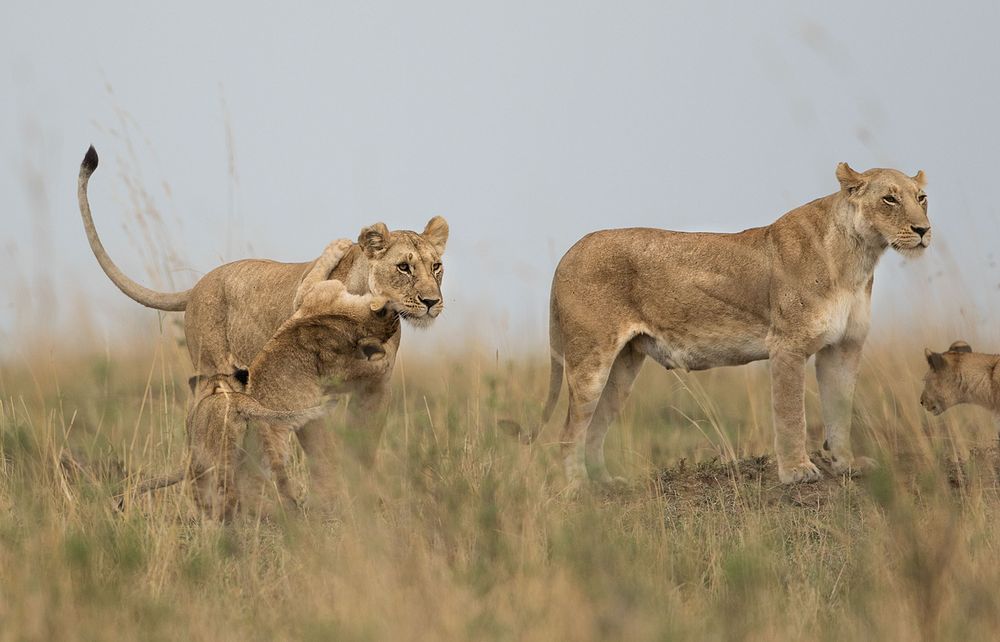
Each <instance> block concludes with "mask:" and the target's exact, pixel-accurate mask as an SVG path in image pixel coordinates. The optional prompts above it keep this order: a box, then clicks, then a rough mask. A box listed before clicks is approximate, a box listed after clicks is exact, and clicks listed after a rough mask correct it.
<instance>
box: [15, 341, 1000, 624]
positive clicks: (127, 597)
mask: <svg viewBox="0 0 1000 642" xmlns="http://www.w3.org/2000/svg"><path fill="white" fill-rule="evenodd" d="M164 328H165V329H164V331H163V333H162V335H161V336H160V338H159V339H156V340H153V341H151V342H139V343H136V345H134V346H120V347H119V348H116V349H111V350H109V351H107V352H101V351H94V352H88V351H87V350H86V346H84V347H83V348H82V349H81V347H80V346H77V347H76V349H75V350H73V351H68V350H67V351H65V352H61V351H58V350H56V351H51V350H44V349H32V348H31V347H30V346H26V347H25V348H24V349H23V350H22V352H21V354H20V355H19V356H17V357H13V358H11V359H9V360H7V361H6V362H4V363H2V364H0V639H3V640H8V639H9V640H15V639H60V640H75V639H83V640H89V639H111V638H116V639H117V638H125V639H136V638H142V639H185V638H191V639H211V640H224V639H233V640H244V639H372V640H375V639H379V640H380V639H534V640H560V639H574V640H587V639H673V638H681V639H778V638H784V639H830V640H841V639H919V638H921V637H922V638H924V639H956V638H964V639H970V640H971V639H990V638H994V639H995V636H996V631H997V630H998V629H1000V604H998V597H997V596H998V592H997V588H996V587H997V586H1000V537H998V535H1000V527H998V526H997V524H998V519H997V517H998V507H1000V502H998V492H997V491H998V487H997V476H996V463H997V459H996V456H997V454H996V451H995V446H994V440H995V437H996V435H995V433H994V430H993V428H992V425H991V423H990V420H989V417H988V415H986V414H985V413H984V412H983V411H980V410H976V409H973V408H957V409H954V410H952V411H949V413H947V414H946V415H944V416H943V417H942V418H940V419H931V418H929V417H927V416H925V415H924V414H923V411H922V410H921V409H920V407H919V405H918V403H917V397H918V395H919V389H920V377H921V376H922V373H923V367H924V364H923V362H922V359H921V353H920V350H919V348H918V349H916V350H915V349H914V346H912V345H909V344H908V342H907V344H906V345H900V346H898V347H899V350H896V349H894V348H893V347H892V346H889V345H886V343H885V342H882V343H881V345H879V344H874V343H873V344H870V345H869V346H868V350H867V352H866V357H865V361H864V365H863V369H862V379H861V382H860V385H859V387H858V394H857V399H856V404H855V420H854V435H855V441H856V443H857V445H858V448H859V449H860V450H861V451H862V452H867V453H868V454H871V455H873V456H874V457H876V458H877V459H878V460H879V461H880V462H881V464H882V466H881V468H880V470H879V471H878V472H877V473H875V474H873V475H871V476H869V477H868V478H866V479H853V480H852V479H842V478H833V477H829V476H828V477H827V478H826V479H824V480H823V481H821V482H819V483H816V484H811V485H805V486H799V487H793V488H785V487H781V486H779V485H778V483H777V479H776V472H775V467H774V464H773V462H772V461H771V460H770V459H769V458H768V456H767V454H768V453H770V452H771V446H770V442H771V428H770V404H769V394H770V393H769V390H770V387H769V381H768V375H767V366H766V364H755V365H752V366H749V367H744V368H728V369H719V370H715V371H709V372H704V373H694V374H679V375H678V374H674V373H668V372H666V371H663V370H661V369H659V367H657V366H655V365H651V364H647V365H646V368H645V370H644V372H643V374H642V376H641V377H640V379H639V382H638V384H637V386H636V390H635V393H634V394H633V396H632V398H631V400H630V402H629V404H628V406H627V411H626V413H625V415H624V417H623V418H622V421H621V423H620V424H618V425H617V426H615V427H614V428H613V429H612V432H611V434H610V437H609V441H608V455H609V462H610V465H611V468H612V470H613V471H614V472H616V473H622V474H624V475H625V476H627V477H628V478H629V479H630V480H632V483H631V485H630V486H629V487H628V488H627V489H621V490H617V491H610V490H601V489H594V490H593V491H591V492H587V493H584V494H583V495H579V496H574V497H570V496H566V495H565V494H564V493H562V492H561V490H562V484H563V481H562V477H561V471H560V469H559V465H558V462H557V458H556V452H557V447H556V446H555V445H554V443H553V442H554V441H555V439H556V437H557V434H558V431H559V428H560V425H559V424H560V421H558V420H556V419H553V421H552V422H551V423H550V425H549V426H548V428H547V430H546V432H545V433H544V434H543V435H542V437H541V438H540V440H539V443H537V444H536V445H534V446H532V447H526V446H522V445H520V444H519V443H517V442H516V441H515V440H513V439H511V438H510V437H509V436H508V435H506V434H503V433H499V432H498V431H497V429H496V427H495V420H496V418H497V417H502V416H514V417H518V418H520V419H522V420H524V421H526V422H530V421H531V420H532V419H533V418H535V417H537V413H538V405H539V403H540V401H541V399H542V397H543V394H544V386H545V383H546V380H547V363H542V362H541V361H540V360H539V361H516V362H506V361H504V360H498V359H497V358H496V356H495V355H493V354H489V353H487V352H485V351H475V350H471V356H469V357H466V358H461V359H460V358H457V357H453V356H442V357H440V358H435V359H426V360H423V359H418V358H417V357H408V358H404V359H402V361H401V362H400V363H399V364H398V365H397V369H396V373H395V375H394V382H393V390H394V392H393V401H392V408H391V412H390V415H389V422H388V426H387V428H386V430H385V434H384V437H383V440H382V446H381V448H380V455H379V463H378V466H377V469H376V470H375V471H374V472H373V473H365V472H363V471H359V469H358V468H357V467H356V466H354V465H352V464H351V463H350V462H348V461H345V462H342V464H341V466H340V467H339V470H338V475H339V478H338V491H337V492H338V495H337V497H336V498H335V501H334V503H333V507H332V510H331V511H328V512H326V513H324V514H323V515H318V514H316V512H315V511H314V512H311V513H307V514H306V515H300V514H294V515H289V514H282V513H281V512H280V510H278V509H277V508H275V507H274V505H273V504H268V502H267V497H266V495H267V494H268V493H267V488H266V486H265V487H264V492H263V498H262V500H261V502H259V503H258V505H257V506H256V507H254V508H253V509H252V510H251V509H248V510H247V511H246V512H245V514H244V516H242V517H240V518H239V519H237V520H236V521H235V522H234V523H232V524H230V525H220V524H217V523H214V522H211V521H207V520H202V519H200V518H199V517H198V516H197V514H196V512H195V510H194V507H193V505H192V502H191V500H190V498H189V496H188V494H187V492H186V490H187V489H186V488H184V487H175V488H171V489H165V490H162V491H159V492H157V493H155V494H154V495H152V496H150V497H149V498H148V499H145V500H141V501H136V502H134V503H131V504H130V505H129V506H128V507H127V510H125V511H124V512H120V511H119V510H117V508H116V507H115V505H114V503H113V502H112V500H111V497H112V496H113V495H115V494H116V493H118V492H120V491H121V490H122V489H123V488H127V487H129V486H130V485H132V484H134V483H135V481H136V479H138V478H139V477H141V476H143V475H147V474H152V473H158V472H165V471H167V470H170V469H173V468H175V467H177V466H178V465H179V464H180V463H181V462H182V461H183V457H184V450H185V445H184V444H185V437H184V414H185V403H186V398H187V386H186V377H187V375H188V374H189V372H188V369H189V367H190V366H189V365H188V363H187V361H186V355H185V354H184V352H183V349H182V348H179V347H178V345H177V341H176V338H175V336H174V333H173V330H172V328H171V325H170V323H169V322H168V323H165V324H164ZM404 332H405V331H404ZM424 336H425V337H427V336H430V335H424ZM410 338H413V337H412V336H411V337H410ZM404 340H405V338H404ZM73 355H76V356H73ZM564 407H565V392H564V393H563V399H562V401H561V405H560V411H561V410H562V408H564ZM807 409H808V415H809V427H810V441H811V445H812V447H814V448H816V447H818V446H819V444H820V443H821V442H822V437H821V431H822V428H821V424H820V421H819V417H818V400H817V397H816V393H815V384H814V380H813V379H812V375H811V374H810V388H809V394H808V398H807ZM558 414H559V413H558V412H557V415H558ZM298 470H299V474H300V475H303V476H304V473H303V472H302V471H303V468H302V466H301V462H299V463H298ZM303 482H305V479H303ZM269 506H270V507H269Z"/></svg>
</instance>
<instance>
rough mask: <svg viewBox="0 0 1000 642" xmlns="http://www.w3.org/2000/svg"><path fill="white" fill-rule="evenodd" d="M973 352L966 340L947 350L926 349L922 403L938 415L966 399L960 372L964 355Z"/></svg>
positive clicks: (930, 411) (952, 345)
mask: <svg viewBox="0 0 1000 642" xmlns="http://www.w3.org/2000/svg"><path fill="white" fill-rule="evenodd" d="M970 352H972V348H971V347H970V346H969V344H968V343H966V342H964V341H956V342H955V343H953V344H951V347H949V348H948V350H947V352H943V353H941V352H932V351H930V350H926V349H925V350H924V356H925V357H926V359H927V365H928V370H927V374H925V375H924V391H923V393H921V395H920V405H921V406H923V407H924V409H925V410H926V411H927V412H929V413H931V414H933V415H934V416H938V415H940V414H941V413H943V412H944V411H945V410H947V409H948V408H951V407H952V406H954V405H956V404H960V403H962V402H963V401H964V399H963V398H962V394H961V388H960V386H959V383H960V374H961V361H962V358H963V357H962V355H963V354H967V353H970Z"/></svg>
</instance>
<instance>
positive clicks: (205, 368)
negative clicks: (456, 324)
mask: <svg viewBox="0 0 1000 642" xmlns="http://www.w3.org/2000/svg"><path fill="white" fill-rule="evenodd" d="M97 165H98V157H97V152H96V151H95V150H94V148H93V147H91V148H90V149H88V150H87V153H86V155H85V156H84V159H83V161H82V162H81V164H80V174H79V179H78V183H77V198H78V200H79V205H80V216H81V217H82V219H83V227H84V230H85V231H86V234H87V239H88V241H89V243H90V247H91V249H92V250H93V252H94V256H95V257H97V261H98V263H99V264H100V266H101V268H102V269H103V270H104V273H105V274H106V275H107V276H108V278H110V279H111V281H112V282H113V283H114V284H115V285H116V286H117V287H118V288H119V289H120V290H121V291H122V292H124V293H125V294H126V295H127V296H128V297H129V298H131V299H133V300H134V301H137V302H138V303H141V304H142V305H145V306H147V307H150V308H155V309H158V310H165V311H175V312H180V311H184V313H185V314H184V336H185V340H186V344H187V349H188V353H189V354H190V355H191V362H192V365H193V366H194V371H195V373H198V374H203V375H213V374H216V373H230V372H233V371H235V370H237V369H240V368H246V367H247V366H248V365H249V364H250V363H252V362H253V360H254V358H255V357H256V356H257V354H258V353H259V352H260V351H261V349H262V348H263V347H264V344H265V343H267V342H268V340H270V339H271V337H273V336H274V333H275V331H277V329H278V328H279V327H280V326H281V324H282V323H284V322H285V321H286V320H288V318H289V317H290V316H291V315H292V312H293V310H294V309H295V305H294V304H295V294H296V291H297V290H298V288H299V287H300V285H301V284H302V282H303V278H304V277H305V275H306V274H307V273H310V272H313V271H314V270H315V268H316V267H317V265H318V263H317V262H316V261H309V262H304V263H279V262H277V261H269V260H264V259H245V260H242V261H233V262H232V263H227V264H225V265H222V266H219V267H217V268H215V269H214V270H211V271H210V272H208V273H207V274H205V275H204V276H203V277H202V278H201V279H200V280H199V281H198V282H197V283H196V284H195V285H194V286H193V287H192V288H191V289H189V290H185V291H183V292H156V291H154V290H150V289H149V288H146V287H143V286H141V285H139V284H138V283H136V282H135V281H133V280H132V279H130V278H129V277H128V276H126V275H125V274H124V273H123V272H122V271H121V270H120V269H119V268H118V267H117V266H116V265H115V263H114V262H113V261H112V260H111V257H110V256H108V253H107V251H106V250H105V249H104V246H103V244H102V243H101V240H100V238H99V237H98V235H97V229H96V228H95V226H94V220H93V217H92V216H91V211H90V201H89V199H88V197H87V185H88V183H89V181H90V177H91V175H92V174H93V173H94V171H95V170H96V169H97ZM448 233H449V230H448V223H447V222H446V221H445V219H444V218H443V217H440V216H435V217H433V218H431V219H430V220H429V221H427V225H426V227H424V230H423V232H420V233H418V232H412V231H409V230H391V231H390V230H389V229H388V228H387V227H386V225H385V224H384V223H375V224H374V225H370V226H368V227H364V228H362V230H361V233H360V234H359V235H358V241H357V244H354V245H351V246H350V247H348V248H346V250H347V252H346V254H345V256H344V257H343V259H342V260H340V261H339V262H337V263H336V266H335V267H331V271H330V272H329V273H328V274H325V275H323V274H320V275H319V276H320V277H322V278H324V279H337V280H339V281H342V282H343V283H344V285H345V286H346V288H347V290H348V291H349V292H351V293H353V294H358V295H363V294H368V295H371V296H374V297H381V298H384V299H385V301H386V306H387V308H388V309H389V310H390V311H391V312H392V313H393V316H396V317H399V318H401V319H403V320H405V321H407V322H409V323H410V324H412V325H414V326H418V327H427V326H428V325H430V324H431V323H432V322H433V321H434V319H436V318H437V317H438V315H439V314H441V311H442V310H443V309H444V297H443V295H442V293H441V282H442V279H443V278H444V266H443V264H442V256H443V254H444V250H445V246H446V245H447V242H448ZM400 335H401V333H400V330H399V328H398V325H397V330H396V334H395V335H394V336H393V337H391V339H390V340H389V341H388V342H387V343H386V344H385V346H384V347H385V358H386V361H387V363H388V367H387V368H385V371H384V376H383V377H382V378H381V379H380V380H373V381H369V382H368V384H367V385H365V386H364V387H363V388H361V389H359V390H357V391H356V394H355V395H354V396H353V398H352V400H351V403H350V405H349V406H348V409H347V412H348V415H349V417H348V426H349V429H350V430H351V431H352V432H353V433H354V434H355V435H356V436H357V437H358V438H357V439H355V440H352V441H351V446H352V448H353V449H354V450H355V454H356V455H357V456H358V458H359V459H360V460H361V461H363V462H365V463H367V464H369V465H370V464H371V463H373V462H374V459H375V452H376V448H377V446H378V443H379V440H380V437H381V433H382V429H383V427H384V424H385V417H386V411H387V408H388V394H389V378H390V376H391V374H392V369H393V364H394V363H395V360H396V352H397V350H398V349H399V342H400V338H401V336H400ZM299 437H300V441H301V442H302V447H303V449H305V450H306V452H307V453H309V454H316V455H323V454H324V452H325V451H327V450H328V449H329V445H330V444H329V440H328V436H327V434H326V431H324V429H323V427H322V426H321V425H320V424H319V423H318V422H313V423H311V424H309V425H306V426H304V427H303V428H302V429H301V431H300V432H299ZM322 460H323V457H322V456H317V457H312V458H310V462H311V463H310V473H311V474H312V475H313V477H314V478H316V479H319V478H322V477H325V476H327V475H328V474H329V471H327V470H324V469H322V468H315V467H314V465H313V463H312V462H319V461H322Z"/></svg>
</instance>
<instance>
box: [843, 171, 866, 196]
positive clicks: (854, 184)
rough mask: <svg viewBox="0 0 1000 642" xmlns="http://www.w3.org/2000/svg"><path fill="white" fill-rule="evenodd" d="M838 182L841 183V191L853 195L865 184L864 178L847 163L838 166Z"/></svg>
mask: <svg viewBox="0 0 1000 642" xmlns="http://www.w3.org/2000/svg"><path fill="white" fill-rule="evenodd" d="M837 180H838V181H840V189H842V190H844V191H845V192H847V193H848V194H852V195H853V194H855V193H856V192H857V191H858V190H859V189H861V188H862V187H863V186H864V184H865V178H864V176H862V175H861V174H859V173H857V172H856V171H854V170H853V169H851V166H850V165H848V164H847V163H840V164H838V165H837Z"/></svg>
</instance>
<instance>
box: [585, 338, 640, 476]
mask: <svg viewBox="0 0 1000 642" xmlns="http://www.w3.org/2000/svg"><path fill="white" fill-rule="evenodd" d="M645 360H646V355H644V354H643V353H642V352H640V351H639V350H638V349H636V348H635V346H634V345H633V343H631V342H629V343H627V344H625V347H624V348H623V349H622V351H621V352H619V353H618V357H617V358H616V359H615V362H614V364H613V365H612V366H611V374H610V375H608V382H607V384H605V386H604V392H602V393H601V399H600V401H599V402H598V404H597V410H596V411H595V412H594V418H593V419H591V421H590V427H589V428H587V468H588V469H589V471H590V478H591V479H593V480H594V481H596V482H600V483H603V484H608V483H612V482H615V481H619V482H621V481H624V480H623V479H621V478H617V479H616V478H612V477H611V474H610V473H609V472H608V467H607V465H606V464H605V462H604V439H605V437H607V434H608V429H609V428H610V427H611V424H612V423H613V422H614V421H615V420H616V419H617V418H618V415H619V413H621V409H622V406H624V405H625V401H626V400H627V399H628V396H629V394H630V393H631V392H632V384H634V383H635V378H636V376H638V374H639V370H640V369H642V364H643V362H644V361H645Z"/></svg>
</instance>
